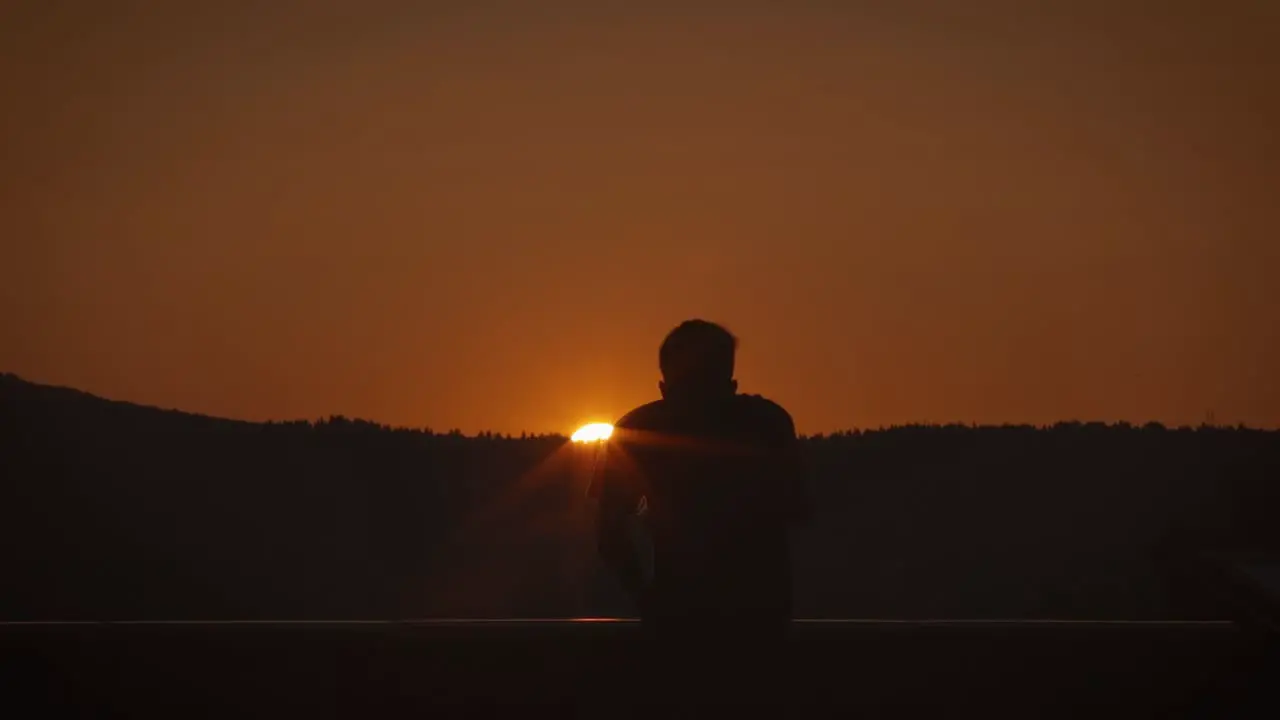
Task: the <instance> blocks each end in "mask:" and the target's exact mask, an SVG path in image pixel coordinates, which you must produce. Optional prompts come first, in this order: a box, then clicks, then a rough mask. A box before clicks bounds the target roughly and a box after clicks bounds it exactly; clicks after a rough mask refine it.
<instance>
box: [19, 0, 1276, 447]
mask: <svg viewBox="0 0 1280 720" xmlns="http://www.w3.org/2000/svg"><path fill="white" fill-rule="evenodd" d="M1193 5H1194V6H1195V7H1196V8H1198V9H1196V10H1194V11H1193V10H1186V11H1183V10H1181V9H1179V8H1180V7H1181V6H1193ZM1032 6H1035V7H1034V8H1033V7H1032ZM728 7H737V8H738V9H737V10H735V11H733V12H729V11H726V9H725V8H728ZM1103 8H1105V9H1103ZM1278 8H1280V4H1277V3H1275V2H1273V1H1272V0H1256V1H1253V2H1247V1H1244V0H1240V1H1237V2H1222V3H1214V4H1204V3H1190V2H1162V3H1161V2H1154V1H1153V2H1147V3H1141V4H1140V3H1126V2H1114V3H1093V2H1083V1H1078V2H1036V3H1029V2H1013V1H1012V0H1010V1H1007V2H986V3H984V2H982V1H981V0H974V1H973V2H963V3H962V2H954V1H951V2H942V1H939V2H919V1H917V2H909V1H902V0H899V1H897V2H883V3H868V2H857V1H856V0H846V1H845V2H835V1H828V2H802V1H792V2H770V3H766V2H738V3H729V2H715V3H712V2H696V1H695V0H687V1H686V2H668V3H661V2H644V3H638V2H637V3H624V2H605V1H602V0H596V1H590V2H589V1H587V0H582V1H581V2H574V3H571V2H560V3H556V2H536V3H535V2H517V1H516V0H511V1H509V2H503V1H500V0H488V1H484V0H472V1H470V2H452V3H444V2H436V3H432V2H381V1H379V0H363V1H359V2H358V1H356V0H351V1H350V2H337V1H336V0H272V1H271V2H257V3H247V2H235V1H234V0H223V1H218V2H213V1H207V0H183V1H182V2H173V1H171V0H164V1H157V2H118V1H114V0H94V1H90V0H82V1H80V2H60V1H58V0H16V1H15V0H10V2H7V3H5V4H4V7H3V9H0V91H2V92H3V97H4V98H5V102H4V110H3V112H2V113H0V131H2V136H0V166H2V167H3V168H4V171H3V173H0V242H3V254H2V255H0V370H4V371H8V372H15V373H17V374H19V375H21V376H23V377H25V378H27V379H30V380H35V381H38V382H46V383H53V384H59V385H71V386H74V387H78V388H81V389H85V390H88V391H90V392H94V393H96V394H100V395H105V396H107V397H112V398H117V399H127V400H132V401H135V402H140V403H145V404H154V405H160V406H164V407H177V408H181V409H185V410H191V411H196V412H202V413H209V414H214V415H221V416H228V417H235V418H245V419H255V420H261V419H267V418H276V419H285V418H299V417H301V418H315V417H319V416H322V415H328V414H336V413H343V414H346V415H348V416H358V417H366V418H371V419H375V420H378V421H381V422H387V423H391V424H396V425H409V426H417V427H421V426H430V427H433V428H435V429H438V430H444V429H448V428H451V427H457V428H461V429H462V430H464V431H465V432H468V433H471V432H475V431H478V430H481V429H486V428H487V429H492V430H497V431H502V432H517V433H518V432H520V431H521V430H530V431H566V430H569V429H572V428H573V427H575V426H576V425H577V424H579V423H580V422H582V421H586V420H590V419H605V420H610V419H613V418H615V417H617V416H618V415H620V414H621V413H622V412H624V411H626V410H628V409H629V408H630V407H631V406H634V405H636V404H639V403H642V402H645V401H647V400H649V399H652V398H653V397H655V396H656V393H657V389H656V383H657V380H658V374H657V368H656V364H657V346H658V343H659V342H660V340H661V338H662V335H663V334H664V333H665V332H666V331H667V330H669V329H670V328H671V327H672V326H674V325H675V324H676V323H678V322H679V321H680V320H682V319H685V318H686V317H692V316H699V317H705V318H707V319H712V320H718V321H722V322H724V323H725V324H726V325H727V326H728V327H729V328H730V329H731V330H733V331H734V332H736V333H737V334H738V335H739V336H740V337H741V342H742V344H741V351H740V359H739V379H740V381H741V384H742V388H743V390H744V391H750V392H760V393H763V394H765V395H767V396H769V397H772V398H774V399H776V400H778V401H779V402H781V403H783V404H784V405H785V406H787V407H788V408H789V409H790V410H791V411H792V413H793V414H794V415H795V417H796V420H797V425H798V427H799V428H800V430H801V431H802V432H818V431H828V430H833V429H837V428H845V427H875V426H878V425H882V424H884V425H887V424H895V423H904V422H912V421H934V422H936V421H961V422H970V421H976V422H1004V421H1010V422H1034V423H1046V422H1053V421H1055V420H1059V419H1073V418H1075V419H1098V420H1106V421H1114V420H1120V419H1127V420H1130V421H1146V420H1149V419H1156V420H1161V421H1165V422H1169V423H1192V424H1194V423H1199V422H1200V421H1202V420H1204V419H1205V417H1206V413H1207V412H1209V411H1213V412H1214V413H1215V416H1216V418H1217V420H1218V421H1219V422H1230V423H1235V422H1244V423H1247V424H1251V425H1259V426H1267V427H1275V426H1280V379H1278V378H1277V368H1280V319H1277V317H1278V316H1280V313H1277V312H1276V310H1277V308H1280V201H1278V199H1277V188H1280V147H1278V145H1277V132H1276V128H1277V127H1280V103H1278V102H1277V91H1276V87H1277V86H1278V85H1280V84H1277V83H1276V78H1277V77H1280V9H1278Z"/></svg>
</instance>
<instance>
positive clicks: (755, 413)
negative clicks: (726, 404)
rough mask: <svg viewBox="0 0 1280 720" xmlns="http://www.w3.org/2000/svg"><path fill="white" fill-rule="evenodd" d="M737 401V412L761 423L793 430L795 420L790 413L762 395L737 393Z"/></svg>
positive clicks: (789, 430)
mask: <svg viewBox="0 0 1280 720" xmlns="http://www.w3.org/2000/svg"><path fill="white" fill-rule="evenodd" d="M737 403H738V408H739V412H743V413H746V414H748V415H750V416H751V417H752V418H753V419H755V421H756V422H758V423H760V424H761V425H767V426H770V427H775V428H778V429H780V430H786V431H788V432H795V421H794V420H793V419H792V418H791V413H789V412H787V410H786V408H784V407H782V406H781V405H779V404H778V403H776V402H774V401H772V400H770V399H768V398H766V397H764V396H763V395H738V396H737Z"/></svg>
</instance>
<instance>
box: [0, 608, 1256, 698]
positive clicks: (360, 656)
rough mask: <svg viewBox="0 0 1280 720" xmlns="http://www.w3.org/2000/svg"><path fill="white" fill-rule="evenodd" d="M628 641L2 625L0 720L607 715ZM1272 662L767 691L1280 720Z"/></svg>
mask: <svg viewBox="0 0 1280 720" xmlns="http://www.w3.org/2000/svg"><path fill="white" fill-rule="evenodd" d="M638 640H639V633H638V628H637V626H636V625H635V624H634V623H630V622H612V621H605V622H583V621H577V622H574V621H541V622H540V621H498V622H478V623H477V622H447V621H446V622H403V623H395V622H392V623H298V624H289V623H263V624H238V623H237V624H127V623H117V624H96V625H94V624H89V625H7V626H4V627H3V628H0V661H2V662H3V665H2V666H0V678H3V680H0V682H2V683H3V684H4V685H5V692H4V693H3V694H0V698H3V699H2V700H0V702H3V704H4V705H5V706H7V707H4V708H0V715H3V716H6V717H15V718H16V717H24V718H25V717H41V716H45V717H47V716H54V715H56V716H59V717H62V716H65V713H66V711H68V710H70V711H74V712H75V713H76V714H77V715H80V716H93V717H136V716H152V717H173V718H178V717H184V718H185V717H209V716H216V717H237V718H240V717H273V718H286V717H299V718H308V719H310V718H316V717H333V716H347V717H362V716H368V714H369V713H371V712H372V713H377V714H382V713H388V712H394V713H400V712H404V711H410V712H412V711H419V710H421V711H429V710H433V709H434V710H439V709H442V708H443V709H455V710H456V709H460V708H462V706H463V705H465V704H484V705H486V706H488V707H492V706H494V705H498V706H507V707H508V708H510V709H512V710H516V708H514V707H512V706H519V705H529V704H542V703H575V704H577V705H578V706H579V707H580V708H585V709H587V710H588V711H590V714H596V712H600V713H604V714H605V715H608V714H612V712H613V711H614V710H616V709H619V708H617V707H613V708H611V707H610V706H619V705H621V706H628V707H629V706H634V705H635V704H637V703H638V702H641V701H643V699H644V698H645V688H644V687H642V686H640V685H639V684H638V683H636V682H633V681H630V680H629V678H632V677H635V675H633V673H634V672H635V668H634V667H629V658H631V657H633V654H634V649H635V646H636V643H637V642H638ZM1275 662H1276V661H1275V650H1274V648H1273V647H1271V646H1270V645H1269V644H1268V641H1267V640H1266V638H1264V636H1262V635H1260V634H1257V633H1254V632H1247V631H1244V630H1241V629H1239V628H1238V627H1237V626H1236V625H1233V624H1229V623H1204V624H1165V623H1052V622H1045V623H1026V622H1010V623H989V622H975V623H964V622H874V621H850V622H839V621H837V622H818V621H813V622H806V621H800V622H798V623H796V626H795V633H794V636H793V638H792V644H791V646H790V647H789V648H788V651H787V657H786V666H787V668H788V670H787V671H786V672H785V673H784V674H783V675H782V676H781V677H779V678H778V679H777V686H776V687H775V688H774V689H775V690H777V691H779V692H780V696H781V697H783V698H785V700H786V703H787V704H788V705H790V706H792V707H791V709H792V710H793V711H798V712H799V713H800V715H802V716H803V715H807V714H810V713H816V714H823V713H824V712H825V711H828V710H833V709H861V710H871V711H873V714H876V715H879V714H902V713H908V714H913V711H920V710H927V711H932V710H938V711H942V712H945V713H947V714H948V715H950V714H952V713H960V712H967V711H970V710H982V711H985V712H987V713H990V712H992V711H997V712H1002V713H1003V712H1009V713H1013V714H1024V713H1033V714H1034V716H1038V717H1043V716H1045V715H1047V714H1053V715H1079V714H1085V713H1087V714H1089V715H1091V716H1096V715H1098V714H1099V712H1102V713H1103V714H1107V715H1112V714H1114V715H1117V716H1123V717H1152V716H1160V717H1170V716H1172V717H1184V716H1194V717H1227V716H1230V717H1240V716H1244V715H1247V716H1259V717H1263V716H1280V715H1276V714H1275V713H1274V711H1275V710H1276V709H1277V705H1276V701H1275V700H1274V697H1273V696H1274V694H1275V692H1276V691H1275V689H1274V688H1273V687H1272V686H1273V685H1274V684H1275V683H1274V682H1273V681H1274V680H1275V679H1276V678H1280V675H1277V674H1276V664H1275ZM707 672H713V670H712V669H708V670H707ZM720 699H721V700H723V701H725V702H730V703H732V702H734V701H735V698H734V697H730V696H728V695H726V696H724V697H721V698H720ZM1264 703H1269V704H1270V705H1269V706H1266V705H1264ZM24 706H25V707H24ZM24 710H25V711H24ZM931 714H932V713H931Z"/></svg>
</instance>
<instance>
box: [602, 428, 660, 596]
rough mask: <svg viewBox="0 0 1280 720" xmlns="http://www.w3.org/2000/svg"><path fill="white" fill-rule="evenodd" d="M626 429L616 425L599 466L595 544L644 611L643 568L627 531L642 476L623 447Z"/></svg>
mask: <svg viewBox="0 0 1280 720" xmlns="http://www.w3.org/2000/svg"><path fill="white" fill-rule="evenodd" d="M619 435H625V431H623V430H621V429H620V428H619V429H615V436H614V437H613V438H611V439H610V440H608V441H607V444H606V445H605V448H604V452H605V455H604V458H603V460H602V461H601V464H600V466H599V467H598V468H597V474H596V477H595V479H594V483H595V484H594V489H595V491H596V493H598V498H599V501H600V505H599V508H598V513H597V518H596V547H597V549H598V550H599V552H600V557H601V559H602V560H604V562H605V564H606V565H608V566H609V568H610V569H611V570H612V571H613V572H614V573H615V574H616V575H617V577H618V581H619V582H620V583H621V584H622V587H623V589H624V590H625V591H626V592H627V594H628V595H629V596H630V597H631V599H632V601H634V602H635V603H636V606H637V607H638V608H641V610H642V611H643V604H644V598H645V596H646V594H647V586H648V584H647V582H646V581H645V576H644V568H643V566H642V565H641V562H640V556H639V553H638V552H637V550H636V547H635V544H634V543H633V542H632V539H631V535H630V533H629V532H628V530H629V528H628V523H629V522H630V520H631V519H632V517H633V516H634V515H635V513H636V507H637V506H638V505H639V503H640V496H641V495H642V494H643V488H642V486H641V482H640V477H639V476H638V474H637V473H636V472H635V469H634V467H632V465H631V463H630V461H629V458H627V456H626V453H625V451H624V446H623V439H622V438H620V437H618V436H619Z"/></svg>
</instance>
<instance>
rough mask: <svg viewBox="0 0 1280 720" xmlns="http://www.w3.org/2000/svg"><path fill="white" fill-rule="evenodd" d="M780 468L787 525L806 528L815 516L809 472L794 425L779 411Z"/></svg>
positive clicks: (786, 414) (788, 415) (786, 415)
mask: <svg viewBox="0 0 1280 720" xmlns="http://www.w3.org/2000/svg"><path fill="white" fill-rule="evenodd" d="M778 410H779V411H780V416H779V419H778V431H779V432H778V441H779V447H778V448H777V449H778V464H779V475H780V479H781V481H782V493H783V506H784V507H785V508H786V512H787V521H788V522H789V523H790V524H792V525H806V524H808V523H809V520H810V516H811V514H812V507H811V506H810V503H809V487H808V480H809V469H808V467H807V466H806V464H805V461H804V455H803V453H802V452H801V447H800V438H799V436H798V435H797V434H796V425H795V421H793V420H792V419H791V415H790V413H788V412H787V411H785V410H782V408H778Z"/></svg>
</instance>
